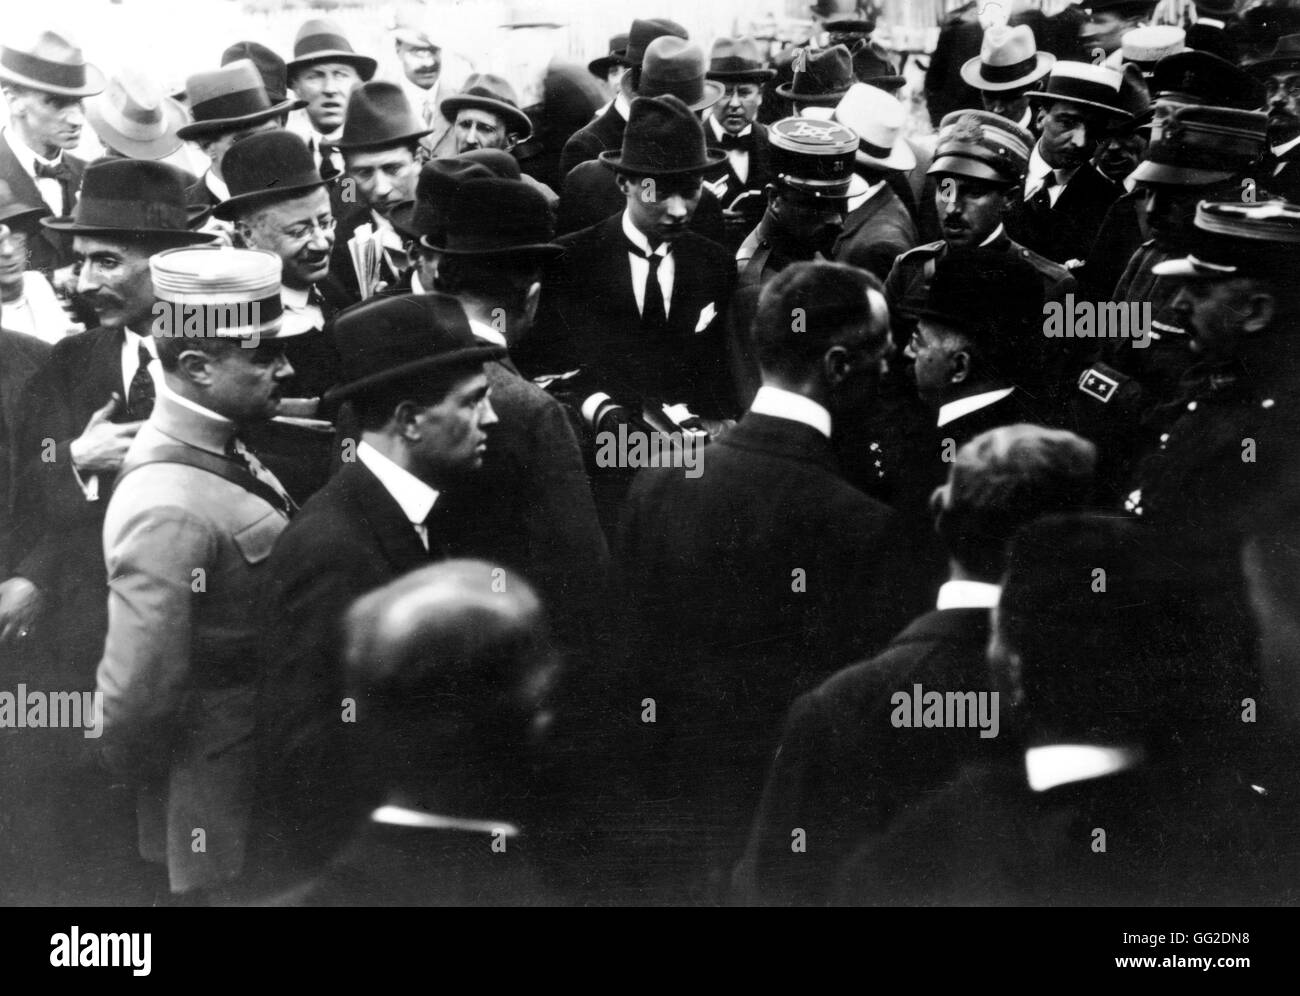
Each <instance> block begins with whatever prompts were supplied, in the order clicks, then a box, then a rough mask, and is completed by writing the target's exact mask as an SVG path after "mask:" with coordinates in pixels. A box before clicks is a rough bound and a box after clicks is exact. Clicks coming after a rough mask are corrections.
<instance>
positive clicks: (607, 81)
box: [587, 32, 631, 100]
mask: <svg viewBox="0 0 1300 996" xmlns="http://www.w3.org/2000/svg"><path fill="white" fill-rule="evenodd" d="M627 43H628V35H627V32H623V33H622V34H617V35H614V36H613V37H611V38H610V40H609V52H608V53H607V54H605V55H602V56H600V57H599V58H597V59H592V60H591V61H590V62H589V63H587V72H589V73H591V75H592V76H594V77H596V79H598V80H600V83H601V86H602V87H603V88H604V89H605V90H606V91H607V92H608V94H609V99H610V100H613V99H614V98H615V97H617V96H618V90H619V83H621V82H622V80H623V77H624V75H626V73H627V71H628V70H629V69H630V68H631V66H630V65H629V64H628V61H627Z"/></svg>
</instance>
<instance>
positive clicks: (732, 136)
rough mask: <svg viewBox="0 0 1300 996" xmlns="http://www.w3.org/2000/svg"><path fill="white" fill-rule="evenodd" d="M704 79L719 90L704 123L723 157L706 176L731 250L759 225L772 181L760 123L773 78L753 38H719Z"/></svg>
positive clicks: (769, 155) (707, 133)
mask: <svg viewBox="0 0 1300 996" xmlns="http://www.w3.org/2000/svg"><path fill="white" fill-rule="evenodd" d="M707 75H708V78H709V79H711V80H713V81H714V82H716V83H721V84H722V87H723V91H722V98H721V99H720V100H719V101H718V102H717V103H716V104H714V105H713V108H712V110H711V111H710V113H709V115H708V117H707V118H706V119H705V128H704V131H705V138H706V139H707V140H708V143H709V147H710V148H715V149H721V150H722V151H723V152H725V153H726V154H727V162H726V170H725V172H723V173H722V175H721V176H718V177H717V178H712V177H710V178H708V180H707V181H706V182H708V184H709V186H710V188H711V189H712V190H713V192H714V193H715V194H716V195H717V197H718V199H719V201H720V202H721V203H722V210H723V218H724V220H725V222H726V234H727V240H726V241H725V242H724V245H726V246H727V248H729V249H731V250H733V251H734V250H736V249H739V248H740V243H741V242H742V241H743V240H744V238H745V236H746V235H747V234H749V232H751V231H753V229H754V226H755V225H756V224H758V219H759V218H760V217H761V216H762V214H763V207H764V197H763V190H764V188H765V187H766V186H767V183H768V180H769V179H771V162H770V160H771V154H770V151H769V147H768V144H767V126H766V125H762V124H759V122H758V109H759V106H760V105H761V104H762V102H763V84H764V83H766V82H768V81H769V80H771V79H772V78H773V77H774V76H776V70H775V69H771V68H769V67H767V66H766V65H765V64H764V62H763V56H762V53H761V52H760V51H759V48H758V42H756V41H754V39H753V38H748V37H746V38H719V39H718V40H717V41H715V42H714V43H713V50H712V51H711V52H710V53H709V71H708V74H707Z"/></svg>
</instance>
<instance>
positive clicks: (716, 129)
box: [709, 114, 754, 142]
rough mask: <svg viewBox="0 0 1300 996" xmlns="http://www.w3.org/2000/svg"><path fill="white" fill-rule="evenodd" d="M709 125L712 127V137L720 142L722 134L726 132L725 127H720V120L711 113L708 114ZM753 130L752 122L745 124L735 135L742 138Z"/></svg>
mask: <svg viewBox="0 0 1300 996" xmlns="http://www.w3.org/2000/svg"><path fill="white" fill-rule="evenodd" d="M709 127H710V128H712V129H713V137H714V138H716V139H717V140H718V141H719V142H721V141H722V136H723V135H725V134H726V133H727V129H726V128H724V127H722V122H720V121H719V120H718V119H717V118H715V117H714V116H713V115H711V114H710V115H709ZM753 130H754V126H753V125H752V124H747V125H745V127H744V128H742V129H740V134H739V135H737V136H736V137H737V138H744V137H745V136H746V135H748V134H749V133H750V132H752V131H753Z"/></svg>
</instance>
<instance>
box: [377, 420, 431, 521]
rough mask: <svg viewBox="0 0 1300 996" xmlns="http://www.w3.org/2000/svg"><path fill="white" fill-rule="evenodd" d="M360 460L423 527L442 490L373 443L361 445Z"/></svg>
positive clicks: (413, 519) (406, 512) (404, 510)
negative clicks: (396, 462)
mask: <svg viewBox="0 0 1300 996" xmlns="http://www.w3.org/2000/svg"><path fill="white" fill-rule="evenodd" d="M357 459H358V460H360V461H361V462H362V463H364V464H365V465H366V467H367V469H369V471H370V472H371V473H372V474H374V475H375V476H376V477H377V478H379V483H380V484H382V485H383V486H384V490H385V491H387V492H388V493H389V494H390V495H392V496H393V499H394V500H395V501H396V502H397V504H398V505H400V506H401V507H402V512H403V513H404V514H405V515H406V517H407V518H408V519H409V520H410V521H411V525H413V526H423V525H424V520H425V519H427V518H428V517H429V513H430V512H431V511H433V505H434V502H436V501H437V500H438V491H437V490H436V489H435V488H431V487H429V485H427V484H425V483H424V482H423V481H422V480H420V479H419V478H418V477H416V476H415V475H414V474H412V473H411V472H410V471H407V470H403V469H402V468H401V467H399V466H397V464H395V463H393V461H392V460H390V459H388V457H386V456H384V455H383V454H382V453H380V452H379V451H378V450H377V449H375V448H374V447H373V446H371V445H370V444H369V443H367V442H365V441H364V440H363V441H362V443H361V445H360V446H358V447H357Z"/></svg>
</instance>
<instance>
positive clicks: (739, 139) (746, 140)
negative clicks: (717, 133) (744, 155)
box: [718, 131, 754, 152]
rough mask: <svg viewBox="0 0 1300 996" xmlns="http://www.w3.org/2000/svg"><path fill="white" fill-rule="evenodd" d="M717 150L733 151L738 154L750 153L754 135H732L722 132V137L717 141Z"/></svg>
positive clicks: (752, 147)
mask: <svg viewBox="0 0 1300 996" xmlns="http://www.w3.org/2000/svg"><path fill="white" fill-rule="evenodd" d="M718 148H720V149H722V150H724V151H728V150H732V149H734V150H736V151H738V152H752V151H753V150H754V133H753V132H752V131H751V132H750V133H749V134H748V135H733V134H731V132H729V131H724V132H723V133H722V137H721V138H720V139H718Z"/></svg>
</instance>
